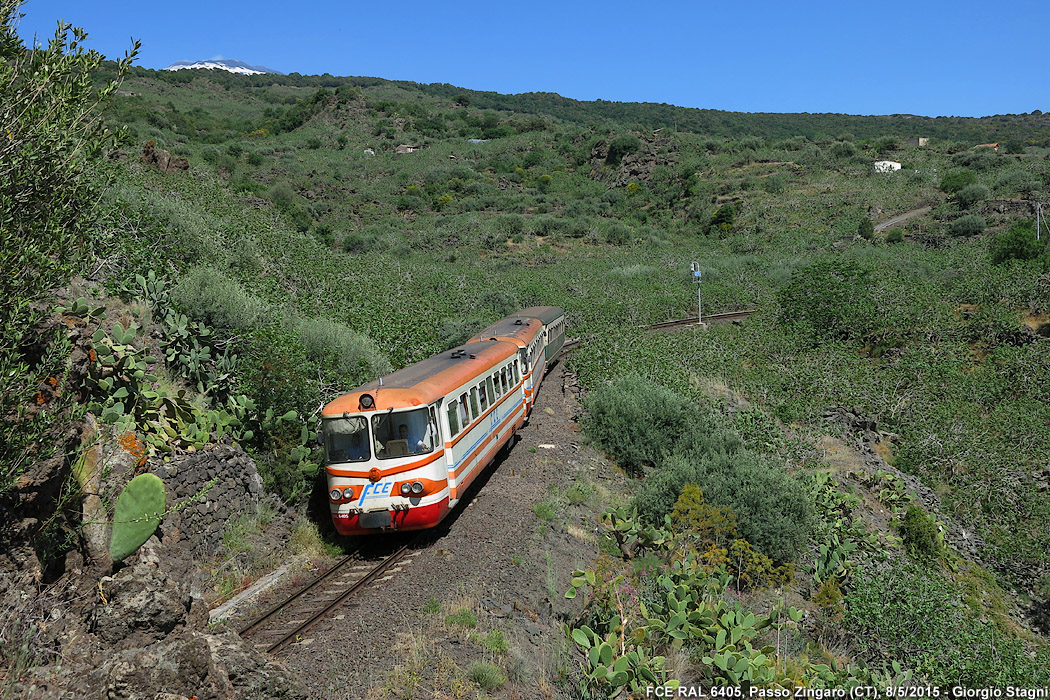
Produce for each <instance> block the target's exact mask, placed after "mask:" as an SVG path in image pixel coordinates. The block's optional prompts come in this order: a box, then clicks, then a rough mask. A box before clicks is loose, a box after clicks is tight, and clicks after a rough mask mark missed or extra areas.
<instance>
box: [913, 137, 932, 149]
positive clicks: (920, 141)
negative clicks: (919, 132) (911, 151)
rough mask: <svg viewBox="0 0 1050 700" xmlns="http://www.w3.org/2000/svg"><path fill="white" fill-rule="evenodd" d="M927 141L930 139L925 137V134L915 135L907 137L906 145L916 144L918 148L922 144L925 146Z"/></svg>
mask: <svg viewBox="0 0 1050 700" xmlns="http://www.w3.org/2000/svg"><path fill="white" fill-rule="evenodd" d="M929 142H930V139H928V138H926V137H925V136H916V137H915V138H912V139H908V145H909V146H917V147H919V148H922V147H923V146H925V145H926V144H928V143H929Z"/></svg>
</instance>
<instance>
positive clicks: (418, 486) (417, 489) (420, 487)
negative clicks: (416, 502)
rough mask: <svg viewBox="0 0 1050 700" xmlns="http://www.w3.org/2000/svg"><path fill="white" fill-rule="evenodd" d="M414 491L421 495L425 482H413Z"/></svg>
mask: <svg viewBox="0 0 1050 700" xmlns="http://www.w3.org/2000/svg"><path fill="white" fill-rule="evenodd" d="M412 493H414V494H416V495H419V494H421V493H423V483H422V482H420V481H413V482H412Z"/></svg>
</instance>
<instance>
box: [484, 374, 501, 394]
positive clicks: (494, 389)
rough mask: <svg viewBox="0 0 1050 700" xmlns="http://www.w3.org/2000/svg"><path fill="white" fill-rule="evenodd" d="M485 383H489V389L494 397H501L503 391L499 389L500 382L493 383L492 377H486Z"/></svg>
mask: <svg viewBox="0 0 1050 700" xmlns="http://www.w3.org/2000/svg"><path fill="white" fill-rule="evenodd" d="M485 383H486V384H488V386H489V389H490V390H491V391H492V395H493V396H494V397H499V396H500V393H501V392H500V390H499V384H498V383H497V384H493V383H492V377H485Z"/></svg>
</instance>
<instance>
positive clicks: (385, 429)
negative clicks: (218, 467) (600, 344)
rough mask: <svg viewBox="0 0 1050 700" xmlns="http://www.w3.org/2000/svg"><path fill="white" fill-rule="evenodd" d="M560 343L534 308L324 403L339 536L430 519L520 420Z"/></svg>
mask: <svg viewBox="0 0 1050 700" xmlns="http://www.w3.org/2000/svg"><path fill="white" fill-rule="evenodd" d="M564 341H565V314H564V312H563V311H562V309H560V308H557V307H552V306H535V307H530V308H528V309H525V310H523V311H521V312H519V313H516V314H514V315H512V316H508V317H507V318H505V319H503V320H502V321H499V322H498V323H495V324H493V325H491V326H489V327H488V328H486V329H485V330H483V331H482V332H481V333H479V334H478V335H477V336H475V337H474V338H472V339H471V340H469V341H467V342H466V343H465V344H463V345H461V346H459V347H457V348H453V349H452V350H449V351H447V352H443V353H441V354H440V355H436V356H435V357H431V358H429V359H427V360H423V361H422V362H417V363H416V364H414V365H411V366H409V367H405V368H404V369H400V370H398V371H396V372H394V373H392V374H388V375H387V376H385V377H382V378H380V379H378V380H376V381H374V382H371V383H369V384H365V385H364V386H362V387H360V388H358V389H356V390H354V391H352V392H350V393H349V394H345V395H343V396H340V397H339V398H337V399H335V400H334V401H332V402H331V403H329V404H328V405H327V406H325V407H324V411H323V413H322V421H321V430H322V434H323V440H324V448H325V471H326V472H327V476H328V498H329V504H330V505H331V509H332V520H333V521H334V522H335V528H336V530H337V531H338V532H339V533H340V534H342V535H357V534H370V533H378V532H390V531H400V530H419V529H423V528H428V527H433V526H434V525H437V524H438V523H439V522H441V520H442V519H443V518H444V517H445V516H446V515H448V513H449V512H450V511H451V510H452V509H453V508H455V507H456V504H457V503H459V501H460V500H461V499H462V498H463V494H464V491H465V490H466V488H467V487H468V486H469V485H470V483H471V482H472V481H473V480H474V479H476V478H477V476H478V475H479V474H480V473H481V472H482V471H484V469H485V467H486V466H488V465H489V464H490V463H491V462H492V460H493V458H494V457H495V456H496V453H497V452H498V451H499V450H500V448H502V447H503V446H504V445H506V444H507V443H508V442H510V440H511V439H512V438H513V436H514V433H515V432H516V431H517V430H518V429H519V428H521V426H522V425H524V423H525V421H526V420H527V418H528V416H529V414H530V413H531V411H532V406H533V403H534V402H535V400H536V392H537V391H539V388H540V384H541V383H542V381H543V377H544V375H545V374H546V372H547V370H548V369H550V367H551V366H552V365H553V364H554V362H555V361H556V360H557V358H558V354H559V353H560V352H561V348H562V345H563V344H564Z"/></svg>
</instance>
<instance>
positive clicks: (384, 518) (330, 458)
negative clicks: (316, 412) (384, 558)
mask: <svg viewBox="0 0 1050 700" xmlns="http://www.w3.org/2000/svg"><path fill="white" fill-rule="evenodd" d="M404 394H405V392H403V391H401V390H398V389H382V388H380V389H378V390H371V391H358V392H355V393H352V394H347V395H345V396H341V397H339V398H338V399H336V400H334V401H332V402H331V403H330V404H328V405H327V406H325V408H324V411H323V414H322V421H321V431H322V436H323V441H324V449H325V471H326V473H327V478H328V502H329V505H330V507H331V511H332V521H333V523H334V524H335V529H336V530H337V531H338V532H339V534H341V535H362V534H375V533H380V532H394V531H403V530H420V529H424V528H428V527H433V526H434V525H436V524H437V523H439V522H440V521H441V520H442V519H443V518H444V517H445V515H447V514H448V511H449V488H448V472H447V469H446V465H445V453H444V443H443V442H442V440H441V434H440V432H439V428H438V422H437V412H436V408H435V406H428V405H420V401H419V399H418V398H417V397H413V396H406V395H404Z"/></svg>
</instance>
